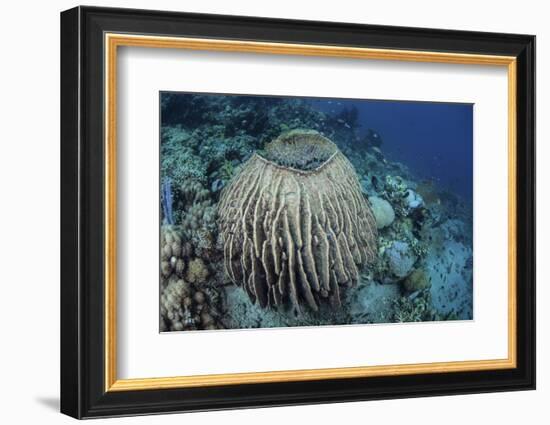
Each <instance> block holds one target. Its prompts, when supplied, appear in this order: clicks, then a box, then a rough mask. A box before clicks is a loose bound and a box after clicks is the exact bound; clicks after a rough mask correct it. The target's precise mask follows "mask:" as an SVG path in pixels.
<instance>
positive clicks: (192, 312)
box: [160, 279, 223, 331]
mask: <svg viewBox="0 0 550 425" xmlns="http://www.w3.org/2000/svg"><path fill="white" fill-rule="evenodd" d="M212 291H213V290H212V289H211V288H209V292H210V294H207V293H206V292H204V291H201V290H197V289H196V287H195V286H194V285H193V284H192V283H190V282H187V281H185V280H183V279H178V280H171V281H170V282H169V283H168V285H167V286H166V288H165V289H164V291H162V295H161V297H160V314H161V323H160V327H161V331H167V330H170V331H188V330H195V329H204V330H214V329H223V325H222V324H221V323H220V311H219V310H218V309H219V305H218V304H219V300H218V302H217V303H216V296H214V295H212Z"/></svg>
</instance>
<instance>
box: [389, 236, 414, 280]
mask: <svg viewBox="0 0 550 425" xmlns="http://www.w3.org/2000/svg"><path fill="white" fill-rule="evenodd" d="M385 255H386V259H387V261H388V266H389V269H390V271H391V273H392V274H393V275H395V276H396V277H398V278H404V277H406V276H407V275H408V274H409V273H410V272H411V270H412V268H413V265H414V263H415V262H416V260H417V258H416V255H415V254H414V252H413V251H412V249H411V247H410V246H409V245H408V244H407V243H406V242H402V241H394V242H392V244H391V245H390V246H389V248H387V249H386V251H385Z"/></svg>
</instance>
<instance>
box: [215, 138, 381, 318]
mask: <svg viewBox="0 0 550 425" xmlns="http://www.w3.org/2000/svg"><path fill="white" fill-rule="evenodd" d="M279 148H280V151H279ZM293 150H294V151H293ZM266 151H267V152H268V158H273V159H275V160H276V161H280V162H281V164H279V163H277V162H272V161H271V160H269V159H267V158H264V157H262V156H260V155H259V154H255V155H254V156H253V157H252V158H251V159H250V160H249V161H248V162H247V163H246V164H245V166H244V167H243V169H242V171H241V173H240V174H239V175H238V176H236V178H235V179H233V180H232V181H231V183H230V185H229V186H228V187H227V188H226V189H224V191H223V193H222V197H221V199H220V204H219V211H218V213H219V218H220V221H219V223H220V233H221V234H222V236H223V241H224V256H225V265H226V270H227V273H228V274H229V276H230V277H231V280H232V281H233V282H235V283H238V284H242V285H243V286H244V288H245V289H246V291H247V293H248V294H249V296H250V298H251V300H253V301H254V302H258V303H259V304H260V306H262V307H266V306H270V307H274V306H279V305H284V304H286V303H287V301H289V302H290V304H291V305H292V307H293V309H294V311H296V312H299V311H300V305H301V304H306V305H308V306H309V307H310V308H311V309H313V310H318V308H319V303H320V302H321V301H322V300H328V301H329V302H330V303H331V305H340V287H341V286H343V287H346V286H353V285H354V284H355V283H356V282H357V280H358V277H359V270H360V268H361V267H362V266H364V265H365V264H367V263H369V262H371V261H372V260H373V259H374V258H375V256H376V235H377V232H376V224H375V220H374V216H373V215H372V212H371V210H370V207H369V205H368V203H367V201H366V199H365V198H364V197H363V195H362V194H361V188H360V185H359V182H358V180H357V176H356V173H355V171H354V169H353V166H352V165H351V164H350V163H349V161H348V160H347V159H346V157H345V156H344V155H343V154H342V153H341V152H339V151H338V149H337V147H336V145H334V143H332V142H331V141H330V140H329V139H327V138H325V137H323V136H321V135H320V134H319V133H317V132H312V131H299V132H296V131H295V132H291V133H289V134H283V135H282V136H281V137H279V138H277V139H275V140H274V141H273V142H271V144H270V146H269V147H268V148H267V149H266ZM298 155H301V157H299V158H298V159H297V160H292V162H291V165H294V167H296V168H294V167H288V166H286V164H287V163H289V162H288V161H287V160H286V159H285V158H294V157H296V156H298ZM323 158H324V162H321V163H319V164H318V165H317V166H316V168H313V169H312V168H310V167H311V164H312V163H317V162H319V161H322V160H323ZM283 164H284V165H283ZM298 167H305V169H304V170H302V169H300V168H298Z"/></svg>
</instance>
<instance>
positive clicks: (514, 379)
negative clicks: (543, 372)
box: [61, 7, 535, 418]
mask: <svg viewBox="0 0 550 425" xmlns="http://www.w3.org/2000/svg"><path fill="white" fill-rule="evenodd" d="M534 61H535V37H534V36H530V35H517V34H495V33H478V32H464V31H449V30H435V29H418V28H400V27H386V26H369V25H355V24H343V23H330V22H312V21H293V20H276V19H264V18H251V17H238V16H219V15H200V14H186V13H175V12H160V11H143V10H128V9H108V8H94V7H77V8H74V9H71V10H68V11H65V12H63V13H62V14H61V115H62V123H61V164H62V170H61V195H62V205H61V207H62V208H61V210H62V217H61V221H62V232H61V249H62V252H61V254H62V264H61V270H62V279H61V411H62V412H63V413H65V414H68V415H71V416H73V417H76V418H91V417H104V416H121V415H137V414H148V413H163V412H185V411H198V410H214V409H230V408H240V407H257V406H275V405H290V404H306V403H325V402H338V401H353V400H369V399H382V398H398V397H415V396H428V395H432V396H433V395H448V394H463V393H480V392H489V391H510V390H525V389H534V388H535V217H534V214H535V208H534V207H535V181H534V178H535V134H534V128H535V126H534V121H535V110H534V105H535V103H534V99H535V94H534V93H535V75H534V74H535V72H534V70H535V62H534Z"/></svg>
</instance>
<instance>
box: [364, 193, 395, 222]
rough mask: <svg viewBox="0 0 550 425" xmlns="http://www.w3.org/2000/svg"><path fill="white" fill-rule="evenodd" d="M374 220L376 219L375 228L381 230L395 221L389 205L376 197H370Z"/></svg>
mask: <svg viewBox="0 0 550 425" xmlns="http://www.w3.org/2000/svg"><path fill="white" fill-rule="evenodd" d="M369 202H370V204H371V208H372V212H373V214H374V218H375V219H376V227H377V228H378V229H383V228H384V227H387V226H389V225H390V224H392V223H393V220H395V213H394V212H393V208H392V206H391V204H390V203H389V202H388V201H386V200H385V199H382V198H379V197H378V196H371V197H370V198H369Z"/></svg>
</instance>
